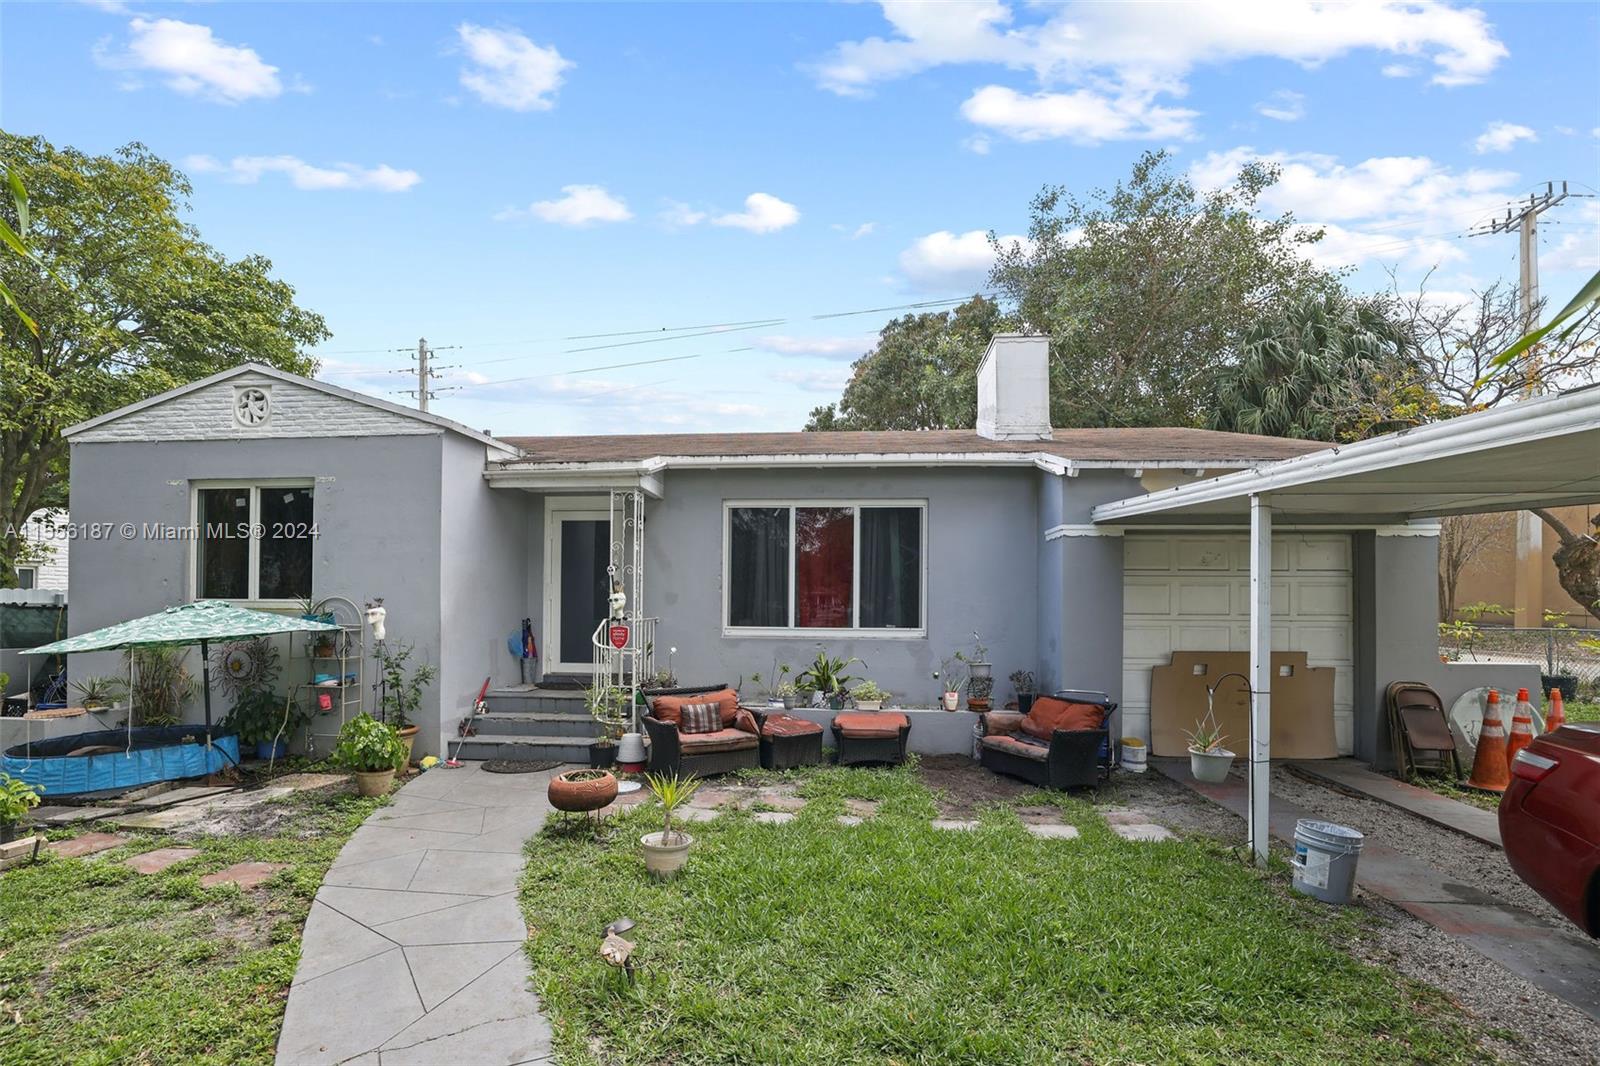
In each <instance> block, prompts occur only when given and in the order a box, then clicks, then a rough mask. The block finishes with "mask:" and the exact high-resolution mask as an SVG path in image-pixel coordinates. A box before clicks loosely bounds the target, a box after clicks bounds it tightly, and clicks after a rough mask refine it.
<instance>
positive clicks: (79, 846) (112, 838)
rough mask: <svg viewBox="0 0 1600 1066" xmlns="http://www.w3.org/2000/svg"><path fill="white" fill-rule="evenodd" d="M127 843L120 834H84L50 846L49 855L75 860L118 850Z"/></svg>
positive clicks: (125, 838) (126, 839)
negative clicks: (97, 853)
mask: <svg viewBox="0 0 1600 1066" xmlns="http://www.w3.org/2000/svg"><path fill="white" fill-rule="evenodd" d="M127 842H128V838H127V837H126V836H123V835H122V834H121V833H85V834H83V835H82V836H76V837H73V838H72V839H71V840H58V841H56V842H55V843H54V844H51V845H50V853H51V854H52V855H60V856H62V857H63V858H67V859H77V858H82V857H83V856H85V855H93V854H94V853H95V852H97V851H109V850H110V849H112V848H119V847H121V846H122V845H124V844H126V843H127Z"/></svg>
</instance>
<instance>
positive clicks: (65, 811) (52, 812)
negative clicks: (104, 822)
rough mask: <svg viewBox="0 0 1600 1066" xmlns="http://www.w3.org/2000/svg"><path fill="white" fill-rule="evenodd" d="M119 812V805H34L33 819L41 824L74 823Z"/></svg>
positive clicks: (120, 811)
mask: <svg viewBox="0 0 1600 1066" xmlns="http://www.w3.org/2000/svg"><path fill="white" fill-rule="evenodd" d="M121 813H122V808H121V807H60V806H55V807H35V808H34V809H33V820H34V821H35V822H38V823H39V824H41V825H74V824H76V823H78V822H91V821H94V820H95V819H96V818H104V817H105V816H106V815H108V814H121Z"/></svg>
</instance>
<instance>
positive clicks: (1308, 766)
mask: <svg viewBox="0 0 1600 1066" xmlns="http://www.w3.org/2000/svg"><path fill="white" fill-rule="evenodd" d="M1289 768H1290V769H1291V770H1293V771H1295V772H1296V773H1298V774H1303V775H1305V776H1306V777H1310V778H1314V779H1316V780H1317V781H1320V782H1321V783H1322V784H1324V785H1332V786H1333V787H1334V788H1336V789H1342V790H1344V791H1346V792H1354V793H1356V794H1357V795H1360V796H1365V797H1366V798H1367V799H1374V800H1377V801H1378V802H1379V803H1387V804H1388V805H1389V806H1391V807H1398V808H1399V809H1400V810H1402V811H1405V812H1406V813H1408V814H1414V815H1416V816H1417V817H1418V818H1421V819H1422V820H1423V821H1425V822H1432V823H1433V824H1434V825H1437V826H1439V827H1441V828H1444V829H1451V830H1454V831H1455V832H1457V833H1464V834H1466V835H1467V836H1469V837H1472V838H1474V839H1476V840H1481V841H1483V842H1484V843H1485V844H1489V845H1492V846H1494V847H1497V848H1502V849H1503V848H1504V845H1502V844H1501V843H1500V818H1499V816H1497V815H1496V814H1495V812H1494V811H1486V810H1484V809H1483V808H1482V807H1474V806H1472V805H1471V804H1469V803H1462V802H1461V801H1460V800H1453V799H1450V798H1449V797H1448V796H1441V795H1439V794H1438V793H1437V792H1430V791H1428V790H1427V789H1425V788H1418V787H1417V786H1416V785H1411V784H1407V783H1406V782H1404V781H1398V780H1396V779H1395V778H1392V777H1390V776H1388V775H1387V774H1379V773H1374V772H1373V771H1371V770H1369V769H1367V767H1366V765H1365V764H1363V763H1362V762H1360V761H1359V760H1357V759H1317V760H1304V761H1297V762H1290V763H1289Z"/></svg>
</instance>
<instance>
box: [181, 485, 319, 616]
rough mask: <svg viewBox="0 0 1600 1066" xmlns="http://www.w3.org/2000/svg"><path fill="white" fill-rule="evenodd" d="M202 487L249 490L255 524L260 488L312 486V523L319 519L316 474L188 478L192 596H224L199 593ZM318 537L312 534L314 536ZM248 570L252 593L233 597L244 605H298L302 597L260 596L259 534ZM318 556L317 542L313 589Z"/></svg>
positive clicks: (312, 573)
mask: <svg viewBox="0 0 1600 1066" xmlns="http://www.w3.org/2000/svg"><path fill="white" fill-rule="evenodd" d="M202 489H246V490H248V491H249V493H250V517H249V522H250V524H251V525H252V526H254V525H256V524H258V522H259V521H260V517H261V490H262V489H310V490H311V508H312V517H311V524H312V525H313V526H315V525H316V523H317V518H316V506H317V483H316V479H315V478H304V477H299V478H270V477H269V478H225V479H219V480H214V481H191V482H189V529H190V530H191V535H190V537H189V599H190V600H191V601H196V600H201V599H221V598H222V597H220V596H201V595H200V544H201V541H203V540H204V539H205V529H204V528H203V527H202V525H201V521H200V491H201V490H202ZM314 539H315V538H313V540H314ZM248 558H249V561H248V563H247V565H248V567H249V573H248V574H247V576H246V589H247V591H248V593H249V595H248V596H246V597H245V598H244V599H242V600H240V599H235V600H230V601H229V602H231V603H237V604H240V605H241V606H250V607H296V606H299V604H300V603H301V601H300V600H299V599H270V600H264V599H262V598H261V540H260V538H258V537H251V538H250V552H249V557H248ZM316 571H317V560H316V550H315V545H313V549H312V556H311V582H312V585H311V587H312V590H313V594H314V590H315V589H316V579H317V574H316Z"/></svg>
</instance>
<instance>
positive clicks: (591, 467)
mask: <svg viewBox="0 0 1600 1066" xmlns="http://www.w3.org/2000/svg"><path fill="white" fill-rule="evenodd" d="M1252 461H1256V460H1248V459H1237V458H1235V459H1068V458H1065V457H1063V456H1060V455H1056V454H1054V453H1052V452H853V453H840V452H834V453H829V454H824V455H809V454H806V453H802V452H792V453H785V454H777V455H656V456H651V457H650V458H648V459H640V460H624V461H620V462H619V461H600V462H586V461H582V460H568V461H560V462H528V461H525V460H524V461H516V460H513V461H511V462H508V463H507V464H505V466H504V467H503V468H501V470H496V471H491V476H493V477H500V476H503V474H502V471H503V472H504V473H506V474H508V473H510V472H511V471H513V470H525V471H547V470H587V471H605V470H612V469H643V470H647V471H652V472H654V471H661V470H669V469H671V470H696V469H702V470H703V469H715V468H718V467H785V466H802V467H813V466H1000V467H1012V466H1024V467H1025V466H1032V467H1036V468H1038V469H1040V470H1044V471H1047V472H1049V473H1052V474H1055V475H1057V476H1064V475H1070V474H1073V473H1074V472H1075V471H1077V470H1130V471H1132V470H1160V469H1170V470H1192V469H1194V468H1195V467H1205V468H1208V469H1216V468H1218V467H1226V468H1228V469H1237V468H1238V467H1239V466H1241V465H1243V464H1247V463H1249V462H1252Z"/></svg>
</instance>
